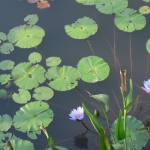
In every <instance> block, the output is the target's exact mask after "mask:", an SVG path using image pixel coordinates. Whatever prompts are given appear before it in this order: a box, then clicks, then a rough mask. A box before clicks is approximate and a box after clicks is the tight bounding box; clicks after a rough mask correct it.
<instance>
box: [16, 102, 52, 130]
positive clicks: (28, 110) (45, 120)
mask: <svg viewBox="0 0 150 150" xmlns="http://www.w3.org/2000/svg"><path fill="white" fill-rule="evenodd" d="M53 116H54V114H53V111H52V110H51V109H49V105H48V104H47V103H45V102H41V101H36V102H30V103H28V104H26V105H25V106H23V107H21V108H20V109H19V110H18V111H17V112H16V115H15V116H14V118H13V125H14V127H15V129H16V130H19V131H22V132H29V131H37V130H40V125H41V124H43V125H44V127H47V126H48V125H49V124H50V123H51V122H52V120H53Z"/></svg>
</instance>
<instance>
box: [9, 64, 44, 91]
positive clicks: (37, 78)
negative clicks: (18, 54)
mask: <svg viewBox="0 0 150 150" xmlns="http://www.w3.org/2000/svg"><path fill="white" fill-rule="evenodd" d="M44 73H45V69H44V68H43V67H42V66H40V65H39V64H36V65H32V64H31V63H29V62H25V63H20V64H18V65H17V66H15V67H14V68H13V69H12V77H13V79H14V83H15V84H16V85H17V86H19V87H20V88H22V89H28V90H29V89H33V88H36V87H38V86H39V84H41V83H43V82H44V81H45V80H46V78H45V76H44Z"/></svg>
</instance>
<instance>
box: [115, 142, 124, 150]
mask: <svg viewBox="0 0 150 150" xmlns="http://www.w3.org/2000/svg"><path fill="white" fill-rule="evenodd" d="M112 146H113V148H114V150H124V143H121V144H119V143H116V144H112Z"/></svg>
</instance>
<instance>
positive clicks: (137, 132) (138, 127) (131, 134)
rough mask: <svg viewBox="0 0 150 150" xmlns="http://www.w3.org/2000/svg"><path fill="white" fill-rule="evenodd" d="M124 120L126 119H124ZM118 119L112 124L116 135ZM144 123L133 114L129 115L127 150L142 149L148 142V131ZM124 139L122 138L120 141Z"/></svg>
mask: <svg viewBox="0 0 150 150" xmlns="http://www.w3.org/2000/svg"><path fill="white" fill-rule="evenodd" d="M122 120H124V119H122ZM116 123H117V120H115V122H114V123H113V124H112V128H111V129H112V133H113V135H114V137H115V129H116ZM144 127H145V126H144V124H143V123H142V122H141V121H140V120H138V119H136V118H135V117H132V116H127V130H126V142H127V150H133V149H137V150H141V149H142V147H145V145H146V144H147V142H148V132H147V130H146V129H143V128H144ZM121 142H123V140H120V143H121Z"/></svg>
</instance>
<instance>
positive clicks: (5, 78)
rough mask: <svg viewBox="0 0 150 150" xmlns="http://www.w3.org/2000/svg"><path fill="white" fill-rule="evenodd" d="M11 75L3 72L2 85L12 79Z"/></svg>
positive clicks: (0, 79) (0, 80)
mask: <svg viewBox="0 0 150 150" xmlns="http://www.w3.org/2000/svg"><path fill="white" fill-rule="evenodd" d="M10 77H11V75H10V74H1V75H0V83H1V84H2V85H4V84H6V83H8V81H9V80H11V79H10Z"/></svg>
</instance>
